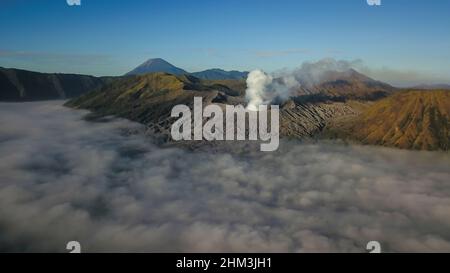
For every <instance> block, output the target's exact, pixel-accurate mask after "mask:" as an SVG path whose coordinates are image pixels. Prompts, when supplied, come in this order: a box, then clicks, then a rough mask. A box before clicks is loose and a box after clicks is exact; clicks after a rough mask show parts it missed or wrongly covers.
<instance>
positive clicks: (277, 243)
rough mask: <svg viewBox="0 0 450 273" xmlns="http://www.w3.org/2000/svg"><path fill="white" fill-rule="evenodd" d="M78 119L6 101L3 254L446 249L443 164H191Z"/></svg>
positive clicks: (202, 159)
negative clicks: (374, 245) (71, 249)
mask: <svg viewBox="0 0 450 273" xmlns="http://www.w3.org/2000/svg"><path fill="white" fill-rule="evenodd" d="M82 114H83V112H80V111H73V110H69V109H66V108H63V107H61V106H60V104H59V103H57V102H51V103H49V102H44V103H24V104H0V124H1V126H0V251H61V252H65V244H66V243H67V242H68V241H71V240H78V241H80V242H81V244H82V250H83V251H89V252H91V251H145V252H154V251H170V252H172V251H182V252H209V251H212V252H221V251H236V252H247V251H257V252H260V251H261V252H280V251H283V252H284V251H288V252H298V251H301V252H316V251H319V252H329V251H337V252H349V251H351V252H360V251H364V248H365V244H366V243H367V242H368V241H371V240H378V241H380V242H381V244H382V247H383V249H384V250H385V251H402V252H403V251H413V252H415V251H425V252H428V251H450V170H449V169H448V166H449V165H450V158H449V155H448V154H444V153H422V152H411V151H400V150H392V149H385V148H377V147H360V146H344V145H332V144H325V143H324V144H301V143H298V142H282V143H281V144H280V150H279V151H278V152H276V153H264V154H263V153H259V152H255V154H249V155H236V154H229V153H210V152H195V153H193V152H189V151H185V150H180V149H177V148H169V149H161V148H157V147H155V146H153V145H152V144H151V143H150V142H149V141H148V140H146V139H144V138H143V137H141V136H140V135H129V134H126V133H125V132H126V131H124V130H123V129H125V128H130V127H133V128H136V127H137V126H136V125H133V124H132V123H130V122H127V121H117V120H116V121H111V122H105V123H89V122H85V121H83V120H81V116H82Z"/></svg>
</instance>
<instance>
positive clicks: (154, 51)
mask: <svg viewBox="0 0 450 273" xmlns="http://www.w3.org/2000/svg"><path fill="white" fill-rule="evenodd" d="M81 4H82V5H81V6H69V5H67V3H66V0H2V1H1V2H0V37H2V38H1V43H0V66H3V67H15V68H23V69H29V70H36V71H42V72H70V73H82V74H93V75H121V74H124V73H125V72H127V71H129V70H131V69H132V68H134V67H135V66H137V65H138V64H140V63H142V62H143V61H145V60H146V59H148V58H153V57H162V58H164V59H166V60H168V61H169V62H171V63H173V64H175V65H177V66H179V67H182V68H184V69H186V70H188V71H198V70H203V69H207V68H213V67H219V68H223V69H239V70H251V69H255V68H261V69H265V70H267V71H274V70H277V69H281V68H294V67H296V66H299V65H301V63H302V62H304V61H315V60H319V59H322V58H327V57H331V58H335V59H344V60H355V59H361V60H362V61H363V62H364V65H365V66H366V70H367V71H365V72H367V73H368V74H370V75H371V76H374V77H376V78H379V79H381V80H387V81H390V82H391V83H392V82H393V81H398V82H396V84H410V83H415V82H447V83H449V82H450V64H449V60H450V1H448V0H432V1H430V0H382V5H381V6H380V7H373V6H369V5H368V4H367V3H366V0H344V1H340V0H305V1H300V0H278V1H275V0H270V1H269V0H178V1H176V0H165V1H159V0H127V1H125V0H81ZM393 77H397V78H393ZM391 78H393V79H391ZM396 79H397V80H396Z"/></svg>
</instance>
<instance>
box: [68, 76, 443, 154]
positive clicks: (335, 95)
mask: <svg viewBox="0 0 450 273" xmlns="http://www.w3.org/2000/svg"><path fill="white" fill-rule="evenodd" d="M340 77H341V78H340ZM245 88H246V85H245V82H244V81H236V80H217V81H214V80H202V79H199V78H196V77H193V76H190V75H172V74H168V73H151V74H145V75H139V76H131V77H126V78H122V79H120V80H117V81H115V82H112V83H109V84H106V85H105V86H103V87H102V88H99V89H98V90H96V91H93V92H90V93H88V94H85V95H82V96H80V97H78V98H76V99H73V100H71V101H69V102H68V103H67V104H66V105H67V106H70V107H74V108H81V109H89V110H91V111H92V114H91V115H90V116H89V118H99V117H105V116H110V115H114V116H118V117H123V118H127V119H130V120H133V121H137V122H140V123H142V124H145V125H146V126H147V127H148V128H150V129H151V130H152V132H154V133H156V134H158V135H160V136H162V137H163V139H165V141H170V126H171V125H172V123H173V122H174V121H175V119H174V118H171V117H170V112H171V109H172V107H173V106H174V105H177V104H186V105H188V106H192V104H193V98H194V97H195V96H201V97H203V104H204V105H207V104H210V103H215V104H219V105H222V106H224V105H226V104H233V105H236V104H245ZM305 90H306V89H305ZM307 90H308V95H299V96H294V97H291V99H289V100H287V101H285V102H282V103H281V105H280V135H281V136H282V137H288V138H314V139H317V138H339V139H345V140H349V141H357V142H360V143H363V144H374V145H384V146H392V147H398V148H404V149H423V150H437V149H440V150H448V149H449V139H450V137H449V128H450V126H449V120H450V119H449V109H450V104H449V103H450V95H449V94H450V92H449V91H425V92H424V91H397V90H395V89H394V88H392V87H390V86H389V85H387V84H383V83H381V82H376V81H374V80H371V79H370V78H367V77H365V76H364V75H362V74H359V73H357V72H356V71H349V72H348V73H346V74H345V75H343V74H342V73H341V74H336V78H334V79H332V80H331V81H326V82H323V83H321V84H320V85H316V86H313V88H310V89H307ZM303 91H304V90H299V92H303ZM379 98H381V100H379ZM383 98H384V99H383Z"/></svg>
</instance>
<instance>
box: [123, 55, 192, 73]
mask: <svg viewBox="0 0 450 273" xmlns="http://www.w3.org/2000/svg"><path fill="white" fill-rule="evenodd" d="M153 72H166V73H170V74H174V75H182V74H188V72H186V71H185V70H183V69H181V68H179V67H176V66H174V65H173V64H171V63H169V62H168V61H166V60H164V59H162V58H152V59H148V60H147V61H145V62H144V63H142V64H141V65H139V66H138V67H136V68H135V69H133V70H132V71H130V72H128V73H127V74H125V75H127V76H128V75H142V74H147V73H153Z"/></svg>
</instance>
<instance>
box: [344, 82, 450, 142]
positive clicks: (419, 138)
mask: <svg viewBox="0 0 450 273" xmlns="http://www.w3.org/2000/svg"><path fill="white" fill-rule="evenodd" d="M347 122H348V124H347V126H345V125H344V126H342V127H341V128H340V129H339V130H341V134H342V135H344V136H348V137H350V138H353V139H356V140H358V141H361V142H362V143H365V144H376V145H384V146H393V147H398V148H404V149H421V150H437V149H441V150H449V147H450V91H443V90H438V91H414V90H411V91H405V92H399V93H397V94H394V95H392V96H390V97H388V98H386V99H383V100H381V101H379V102H377V103H375V104H374V105H372V106H371V107H369V108H368V109H367V110H366V111H365V112H364V113H363V114H361V115H360V116H358V117H357V118H355V119H354V120H352V121H347ZM342 128H345V129H342ZM339 130H338V131H339Z"/></svg>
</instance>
